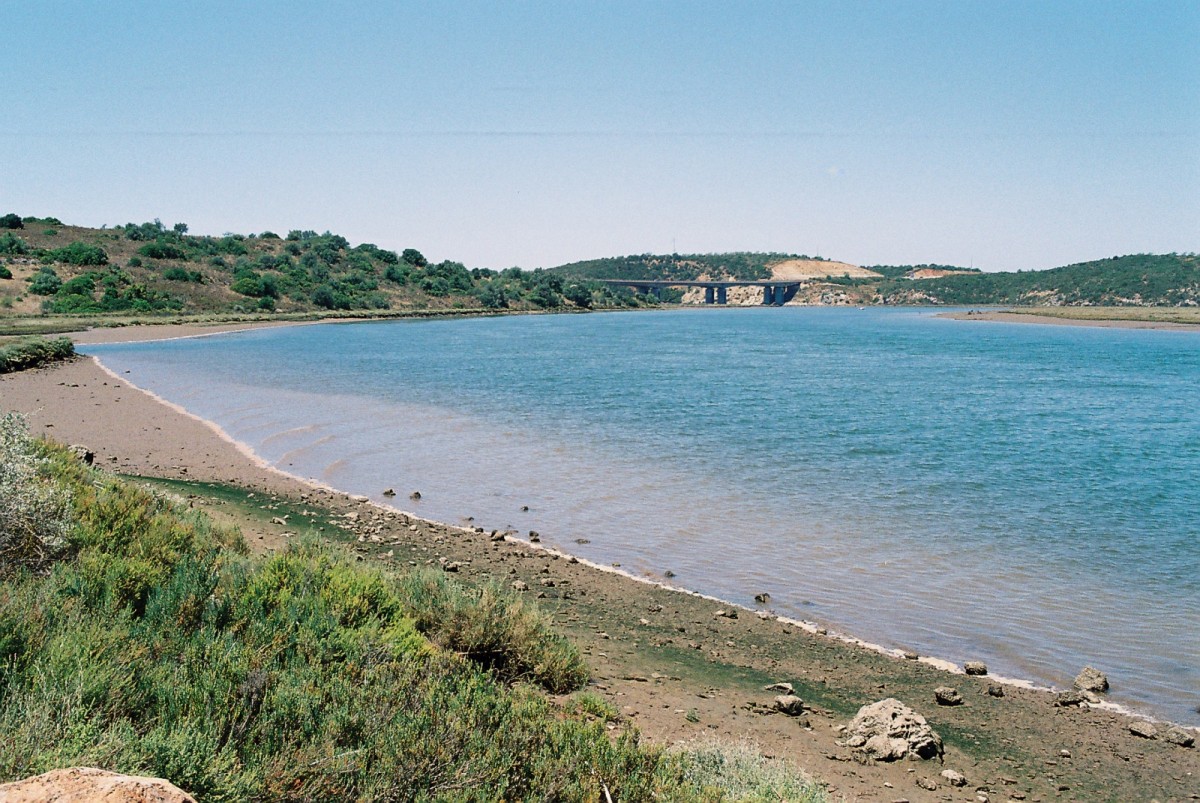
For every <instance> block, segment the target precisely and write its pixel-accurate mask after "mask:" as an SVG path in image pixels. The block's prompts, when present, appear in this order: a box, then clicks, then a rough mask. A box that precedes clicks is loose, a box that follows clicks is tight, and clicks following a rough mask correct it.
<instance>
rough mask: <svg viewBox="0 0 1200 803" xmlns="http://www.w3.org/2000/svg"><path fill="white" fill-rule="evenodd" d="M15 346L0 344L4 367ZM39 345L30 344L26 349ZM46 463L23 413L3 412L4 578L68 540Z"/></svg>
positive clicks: (63, 503) (47, 557)
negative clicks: (28, 428)
mask: <svg viewBox="0 0 1200 803" xmlns="http://www.w3.org/2000/svg"><path fill="white" fill-rule="evenodd" d="M61 340H66V338H61ZM66 342H67V344H68V346H69V345H70V341H69V340H67V341H66ZM29 343H30V344H33V343H34V341H29ZM42 343H47V341H42ZM11 348H12V347H11V346H6V347H4V348H2V349H0V373H2V372H4V371H5V370H13V369H11V368H7V369H6V367H5V366H6V365H7V363H8V362H9V359H10V356H15V355H8V354H6V352H9V351H10V349H11ZM36 350H37V349H36V347H35V348H33V349H28V348H27V349H26V351H25V354H26V355H29V354H30V353H31V352H33V351H36ZM44 464H45V460H44V458H43V457H42V456H41V455H40V454H39V450H38V448H37V444H36V443H35V442H34V441H33V439H32V438H30V437H29V433H28V432H27V431H26V429H25V421H24V419H22V418H21V417H20V416H18V415H16V414H15V413H7V414H6V415H4V417H3V418H0V578H3V577H5V576H6V575H10V574H13V573H15V572H19V571H40V570H42V569H44V568H45V567H46V566H47V565H48V564H49V563H50V562H51V561H52V560H54V559H55V558H56V557H57V556H58V555H59V554H60V553H61V552H62V550H63V548H64V546H65V545H66V534H67V530H68V528H69V527H70V525H71V519H70V516H69V512H68V511H69V505H68V502H69V499H70V495H69V491H67V490H66V489H64V488H62V487H60V485H59V484H58V483H55V482H53V481H52V480H51V479H50V478H49V477H48V476H47V473H48V472H47V471H46V469H45V466H44ZM4 639H5V636H4V634H3V632H2V631H0V661H3V659H4V657H5V655H4V653H5V652H6V651H7V650H6V648H5V647H4Z"/></svg>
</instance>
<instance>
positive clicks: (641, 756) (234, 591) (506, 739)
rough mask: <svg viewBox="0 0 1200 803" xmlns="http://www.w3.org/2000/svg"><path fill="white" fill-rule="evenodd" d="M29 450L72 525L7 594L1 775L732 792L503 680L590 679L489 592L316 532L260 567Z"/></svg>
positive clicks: (439, 788) (458, 794) (280, 786)
mask: <svg viewBox="0 0 1200 803" xmlns="http://www.w3.org/2000/svg"><path fill="white" fill-rule="evenodd" d="M37 448H39V449H40V450H42V451H43V453H44V459H43V463H42V465H41V475H42V476H41V478H40V479H38V480H36V481H37V482H40V483H48V484H49V485H50V486H53V487H54V489H55V491H56V492H58V493H62V494H64V495H65V496H64V497H63V498H69V499H70V500H71V501H70V507H71V517H72V520H73V526H72V527H71V529H70V531H69V533H68V534H67V536H66V543H67V554H68V557H66V558H64V559H63V560H60V561H59V562H58V563H56V564H54V566H53V567H52V569H51V570H50V571H49V573H48V574H46V575H44V576H36V575H34V574H32V573H29V572H17V573H16V574H15V575H14V576H12V577H9V578H8V579H7V580H5V581H4V582H3V583H0V782H3V781H8V780H12V779H16V778H20V777H25V776H29V775H33V774H36V773H40V772H44V771H47V770H49V769H53V768H58V767H66V766H74V765H88V766H97V767H103V768H108V769H113V770H116V771H120V772H128V773H137V774H148V775H154V776H160V777H165V778H168V779H170V780H171V781H172V782H174V783H176V784H177V785H179V786H180V787H182V788H184V789H186V790H188V791H189V792H191V793H193V794H194V795H195V796H196V797H197V798H198V799H200V800H205V801H226V800H229V801H232V800H239V801H240V800H248V799H278V800H495V799H507V800H535V799H536V800H588V801H595V800H601V799H604V797H605V796H606V795H610V796H611V798H612V799H613V800H653V799H660V800H662V799H667V800H692V799H707V800H719V799H724V796H723V795H722V794H721V793H720V791H719V790H714V789H708V788H702V787H701V786H700V785H699V784H697V783H695V782H693V781H689V780H686V779H685V772H686V771H687V767H688V766H689V761H688V758H687V756H688V755H689V754H681V755H678V756H666V755H664V754H662V753H661V752H658V751H655V750H648V749H645V748H643V747H641V746H639V744H638V738H637V735H636V733H635V732H632V731H621V732H620V735H618V736H616V737H615V738H611V737H610V736H609V735H608V731H607V729H606V727H605V723H604V722H603V721H597V720H595V719H593V718H591V717H589V716H588V715H587V714H586V712H585V711H582V710H580V709H579V708H572V707H568V708H566V709H563V708H558V707H556V706H554V705H553V704H552V703H551V702H550V701H549V700H548V699H547V698H546V696H545V695H544V693H543V692H542V691H541V690H539V689H538V688H536V687H535V686H533V685H528V684H524V683H508V682H506V680H507V681H511V680H514V679H517V678H522V677H529V678H531V679H534V680H537V681H539V682H542V683H543V684H545V685H547V686H551V687H556V688H569V687H571V686H572V685H575V684H577V683H578V682H579V681H580V680H581V679H582V677H583V675H582V665H581V664H579V663H578V656H577V655H575V654H574V653H573V652H572V651H570V650H564V649H563V646H562V644H561V643H560V642H556V641H555V640H554V639H553V638H550V637H549V634H548V632H547V631H546V630H545V629H544V627H543V624H542V622H543V620H541V619H540V618H539V616H538V615H537V614H536V612H535V611H532V610H527V609H524V608H522V607H520V606H516V607H514V604H513V603H512V601H505V600H504V599H502V598H501V595H500V592H499V591H498V590H495V589H492V590H491V591H488V592H487V593H488V594H491V595H492V596H491V597H490V598H487V597H484V596H481V595H480V594H471V593H468V592H465V591H463V590H462V589H460V588H458V587H457V586H455V585H453V584H451V583H450V582H449V581H448V580H446V579H445V578H438V579H436V580H435V579H434V578H433V577H432V576H430V575H419V576H417V577H415V578H410V579H409V580H408V581H403V580H401V579H398V578H396V577H394V576H392V575H390V574H387V573H385V572H384V571H383V570H381V569H379V568H371V567H368V566H366V565H364V564H361V563H355V562H353V561H352V560H351V559H350V558H348V557H347V556H346V555H345V554H344V553H342V552H340V551H337V550H335V549H333V548H331V547H328V546H323V545H321V544H319V543H317V542H316V541H314V540H302V541H301V542H300V543H299V544H298V545H297V546H294V547H293V548H291V549H289V550H288V551H287V552H286V553H283V554H279V555H275V556H272V557H269V558H265V559H261V560H254V559H250V558H248V557H246V555H245V554H244V553H245V548H244V545H243V542H242V541H241V538H240V535H239V534H238V533H237V532H236V531H232V530H229V529H224V528H221V527H217V526H215V525H213V524H212V523H211V522H210V521H209V520H208V519H207V518H206V517H204V516H203V515H202V514H200V513H198V512H195V511H191V510H188V509H187V508H184V507H183V506H182V504H180V503H175V502H171V501H168V500H166V499H165V498H164V497H159V496H154V495H151V494H150V493H148V492H147V491H145V490H142V489H140V488H138V487H136V486H133V485H131V484H129V483H126V482H124V481H120V480H117V479H116V478H114V477H112V476H109V475H105V474H102V473H100V472H98V471H95V470H92V469H89V468H87V467H85V466H83V465H82V464H81V463H79V462H78V461H77V460H75V459H74V458H72V457H71V456H70V455H69V454H68V453H67V452H65V450H62V449H59V448H56V447H49V446H45V445H40V446H38V447H37ZM31 481H32V480H31ZM442 605H444V606H445V607H446V608H447V610H448V611H449V612H450V615H449V618H448V619H447V620H444V621H443V620H441V619H439V617H438V615H437V611H436V609H435V606H442ZM510 617H515V618H516V619H517V620H519V623H518V624H517V625H515V626H514V625H513V624H512V623H509V622H503V621H493V620H495V619H504V618H510ZM421 630H424V631H426V632H428V633H429V634H430V636H431V637H432V638H433V639H434V640H435V641H438V642H440V641H446V642H447V643H448V644H457V645H460V646H462V645H467V649H466V653H467V655H468V657H466V658H464V657H461V656H459V655H456V654H455V653H453V652H450V651H448V650H445V649H442V648H441V647H439V646H437V644H435V643H433V642H431V641H429V640H428V639H427V638H426V637H425V636H423V635H422V634H421V632H420V631H421ZM480 634H482V637H479V636H480ZM536 642H544V643H540V644H539V643H536ZM470 645H476V647H478V645H485V646H486V649H485V650H484V651H483V653H481V652H480V650H479V649H476V648H473V647H471V646H470ZM502 654H504V655H507V656H512V657H506V658H504V659H503V660H497V658H496V657H497V656H500V655H502ZM485 655H486V657H485ZM473 659H474V660H473ZM531 659H536V660H537V661H538V663H537V664H535V665H533V666H532V667H530V666H529V661H530V660H531ZM480 661H482V663H480ZM488 667H491V669H489V668H488ZM523 667H528V668H527V669H526V668H523ZM556 673H558V674H556ZM590 707H591V708H594V707H595V706H594V705H593V706H590ZM704 785H705V787H708V785H709V784H708V781H704ZM744 799H760V798H755V797H748V798H744ZM763 799H765V798H763Z"/></svg>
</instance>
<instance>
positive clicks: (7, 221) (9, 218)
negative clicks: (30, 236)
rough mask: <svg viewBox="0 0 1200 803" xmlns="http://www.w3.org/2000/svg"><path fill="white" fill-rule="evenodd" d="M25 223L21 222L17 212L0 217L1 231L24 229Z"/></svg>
mask: <svg viewBox="0 0 1200 803" xmlns="http://www.w3.org/2000/svg"><path fill="white" fill-rule="evenodd" d="M23 228H25V222H24V221H23V220H21V216H20V215H18V214H17V213H15V212H9V213H8V214H7V215H4V216H3V217H0V229H23Z"/></svg>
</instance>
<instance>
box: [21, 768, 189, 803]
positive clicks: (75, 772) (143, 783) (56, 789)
mask: <svg viewBox="0 0 1200 803" xmlns="http://www.w3.org/2000/svg"><path fill="white" fill-rule="evenodd" d="M0 801H4V803H45V802H46V801H54V803H196V799H195V798H194V797H192V796H191V795H189V794H188V793H187V792H184V791H183V790H182V789H180V788H179V787H177V786H175V785H174V784H172V783H170V782H169V781H164V780H163V779H162V778H142V777H138V776H136V775H119V774H117V773H115V772H108V771H107V770H98V769H94V768H92V767H73V768H71V769H66V770H53V771H52V772H47V773H46V774H44V775H37V776H34V777H33V778H26V779H25V780H23V781H13V782H12V783H6V784H3V785H0Z"/></svg>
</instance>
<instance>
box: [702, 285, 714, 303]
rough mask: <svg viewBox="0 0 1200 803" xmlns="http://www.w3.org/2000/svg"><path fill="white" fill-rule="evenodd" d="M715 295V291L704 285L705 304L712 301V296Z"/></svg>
mask: <svg viewBox="0 0 1200 803" xmlns="http://www.w3.org/2000/svg"><path fill="white" fill-rule="evenodd" d="M715 295H716V293H715V292H714V291H713V288H712V287H705V288H704V303H705V304H711V303H713V297H714V296H715Z"/></svg>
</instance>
